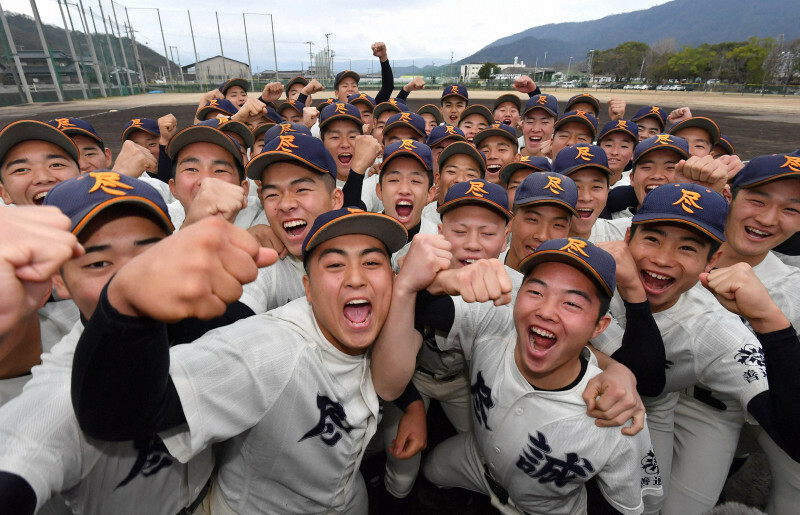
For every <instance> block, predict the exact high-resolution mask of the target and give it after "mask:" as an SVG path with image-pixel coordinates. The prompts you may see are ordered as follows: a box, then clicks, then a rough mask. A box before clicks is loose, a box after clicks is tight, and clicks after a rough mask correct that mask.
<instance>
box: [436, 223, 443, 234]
mask: <svg viewBox="0 0 800 515" xmlns="http://www.w3.org/2000/svg"><path fill="white" fill-rule="evenodd" d="M436 227H437V228H438V229H439V234H443V233H442V224H436Z"/></svg>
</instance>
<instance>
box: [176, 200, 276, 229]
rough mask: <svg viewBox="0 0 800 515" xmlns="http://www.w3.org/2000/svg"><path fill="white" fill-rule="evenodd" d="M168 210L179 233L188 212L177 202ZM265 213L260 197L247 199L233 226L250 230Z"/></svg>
mask: <svg viewBox="0 0 800 515" xmlns="http://www.w3.org/2000/svg"><path fill="white" fill-rule="evenodd" d="M167 210H168V211H169V218H170V220H172V225H174V226H175V230H176V231H177V230H178V229H180V228H181V226H182V225H183V222H184V220H186V210H185V209H184V207H183V204H181V203H180V202H178V201H177V200H176V201H174V202H170V203H169V204H167ZM263 212H264V208H263V207H262V206H261V201H259V200H258V197H247V206H245V207H244V208H243V209H241V210H239V212H238V213H237V214H236V218H235V219H234V220H233V225H235V226H236V227H240V228H242V229H249V228H250V227H252V226H253V225H256V223H258V220H259V215H260V214H261V213H263Z"/></svg>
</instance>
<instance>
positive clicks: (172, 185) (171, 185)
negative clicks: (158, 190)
mask: <svg viewBox="0 0 800 515" xmlns="http://www.w3.org/2000/svg"><path fill="white" fill-rule="evenodd" d="M169 192H170V193H172V196H173V197H174V196H175V179H170V180H169Z"/></svg>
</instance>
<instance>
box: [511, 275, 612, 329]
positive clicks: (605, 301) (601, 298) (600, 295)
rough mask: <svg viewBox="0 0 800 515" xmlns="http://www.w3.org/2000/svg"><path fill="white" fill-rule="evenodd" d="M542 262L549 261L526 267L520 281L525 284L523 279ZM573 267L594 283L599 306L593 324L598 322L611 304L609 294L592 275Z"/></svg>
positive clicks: (525, 279)
mask: <svg viewBox="0 0 800 515" xmlns="http://www.w3.org/2000/svg"><path fill="white" fill-rule="evenodd" d="M543 263H550V261H543V262H542V263H537V264H536V265H535V266H532V267H531V268H530V269H528V272H527V273H526V274H525V276H524V277H523V278H522V283H523V284H525V281H527V280H528V277H530V275H531V274H532V273H533V271H534V270H536V267H538V266H539V265H541V264H543ZM575 269H576V270H578V271H580V272H581V273H582V274H583V275H585V276H586V277H588V278H589V279H591V281H592V284H593V285H594V291H595V293H596V294H597V300H598V302H599V303H600V306H599V307H598V309H597V320H595V322H594V323H595V324H597V322H599V321H600V319H601V318H603V317H604V316H606V315H607V314H608V308H609V307H610V306H611V296H610V295H608V294H607V293H606V292H605V291H603V290H601V289H600V286H599V285H598V284H597V283H596V282H595V280H594V279H593V278H592V277H590V276H589V274H587V273H586V272H584V271H583V270H581V269H580V268H577V267H575Z"/></svg>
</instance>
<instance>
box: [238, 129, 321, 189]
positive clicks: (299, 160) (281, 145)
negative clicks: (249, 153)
mask: <svg viewBox="0 0 800 515" xmlns="http://www.w3.org/2000/svg"><path fill="white" fill-rule="evenodd" d="M279 162H290V163H294V164H297V165H300V166H302V167H304V168H308V169H309V170H312V171H314V172H316V173H320V174H329V175H330V176H331V177H333V179H334V180H336V161H334V160H333V156H331V153H330V152H328V149H326V148H325V145H324V144H323V143H322V140H320V139H318V138H315V137H313V136H307V135H305V134H301V133H294V132H293V133H290V134H284V135H282V136H278V137H276V138H273V139H272V140H270V141H267V142H266V144H265V145H264V149H263V150H262V151H261V153H260V154H258V155H257V156H256V157H254V158H253V159H251V160H250V162H249V163H247V167H246V168H245V170H246V172H247V177H248V178H250V179H258V180H260V179H261V176H262V175H263V173H264V170H266V169H267V167H268V166H269V165H271V164H273V163H279Z"/></svg>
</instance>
